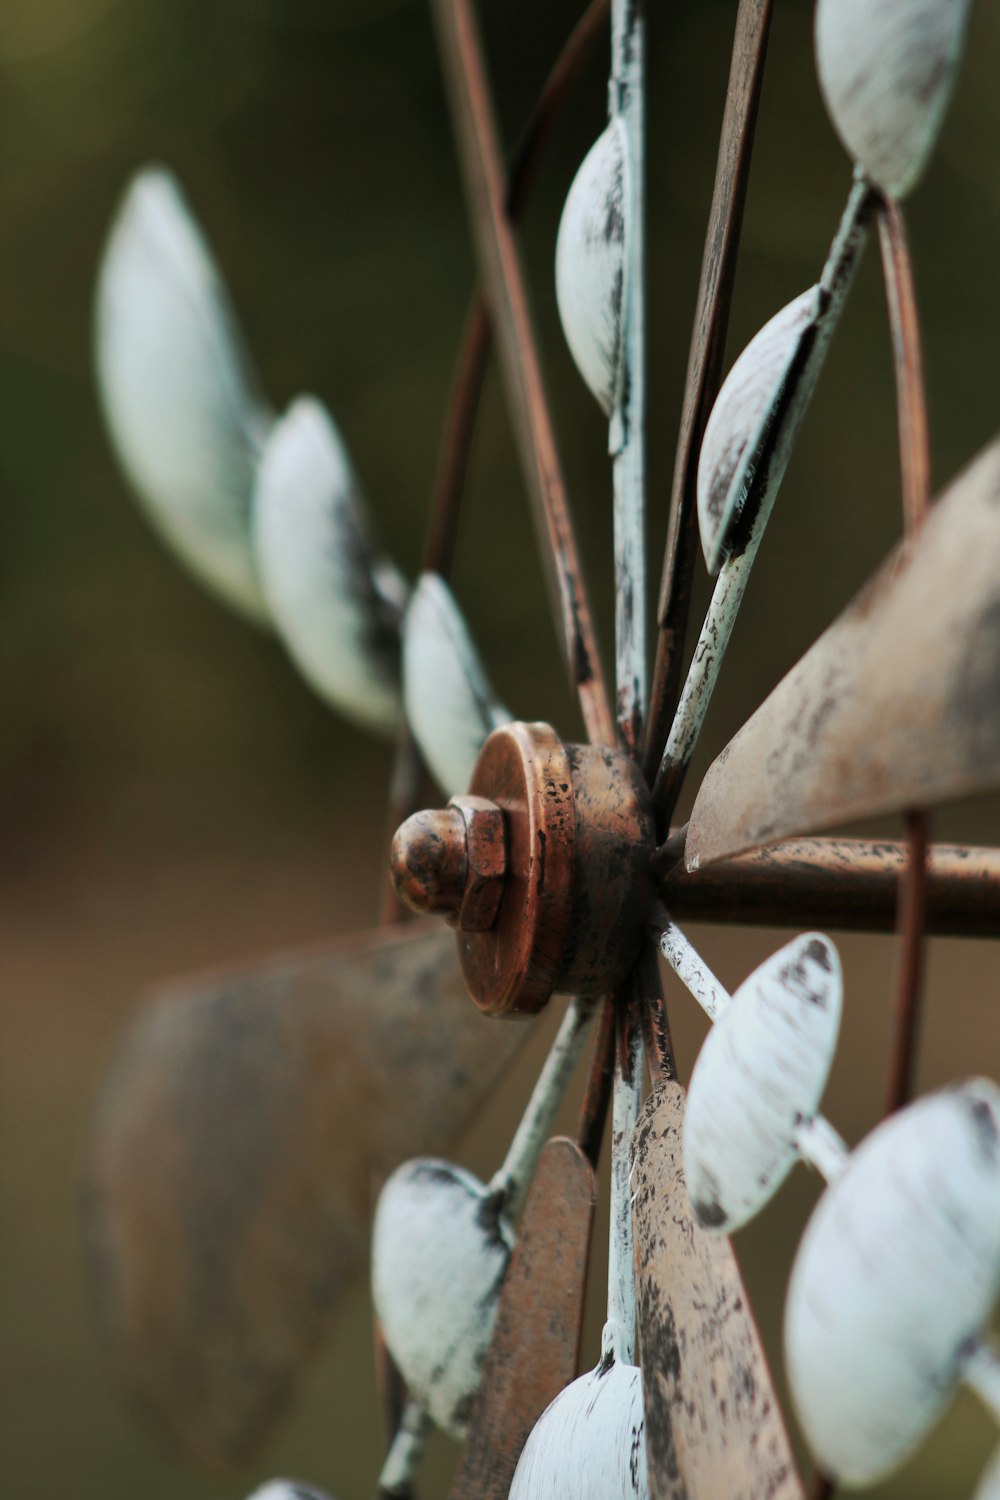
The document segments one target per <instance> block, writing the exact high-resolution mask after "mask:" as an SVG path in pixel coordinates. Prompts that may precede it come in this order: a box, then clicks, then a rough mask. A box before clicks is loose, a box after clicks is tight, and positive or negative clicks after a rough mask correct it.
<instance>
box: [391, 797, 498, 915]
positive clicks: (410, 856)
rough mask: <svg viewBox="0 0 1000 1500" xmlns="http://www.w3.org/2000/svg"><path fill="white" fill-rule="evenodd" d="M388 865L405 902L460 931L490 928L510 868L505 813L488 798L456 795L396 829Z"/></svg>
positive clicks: (415, 815)
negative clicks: (443, 920) (435, 916)
mask: <svg viewBox="0 0 1000 1500" xmlns="http://www.w3.org/2000/svg"><path fill="white" fill-rule="evenodd" d="M389 869H390V871H391V873H392V880H393V884H394V885H395V887H396V891H397V894H398V895H399V898H400V900H401V901H405V902H406V904H407V906H410V907H412V908H413V910H414V911H418V912H422V913H425V914H434V915H437V916H441V917H444V919H445V921H446V922H450V923H451V925H452V926H453V927H458V928H460V929H461V931H462V932H487V931H488V930H489V929H490V928H491V927H492V926H493V923H494V921H495V919H496V914H497V910H498V908H499V905H500V898H501V896H502V895H503V884H504V876H505V874H506V871H507V849H506V839H505V834H504V822H503V813H502V812H501V811H500V809H499V807H497V806H496V804H495V803H493V802H489V801H487V800H486V798H485V797H453V798H452V800H451V802H450V803H449V804H448V806H447V807H446V808H443V809H440V810H437V809H435V810H433V811H425V812H418V813H414V814H413V816H412V818H407V820H406V822H405V823H403V824H402V825H401V827H399V828H398V829H397V830H396V834H395V837H394V838H393V841H392V848H391V850H390V852H389Z"/></svg>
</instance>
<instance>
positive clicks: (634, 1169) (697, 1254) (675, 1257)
mask: <svg viewBox="0 0 1000 1500" xmlns="http://www.w3.org/2000/svg"><path fill="white" fill-rule="evenodd" d="M683 1121H684V1090H683V1089H682V1088H681V1086H680V1084H678V1083H675V1082H672V1081H661V1082H660V1083H659V1084H657V1086H656V1088H655V1089H654V1090H653V1092H652V1093H651V1094H650V1096H649V1098H648V1099H647V1100H646V1103H645V1105H644V1106H643V1110H642V1114H641V1115H640V1116H639V1123H638V1125H637V1126H636V1130H635V1134H634V1136H633V1137H632V1152H631V1183H632V1214H633V1224H634V1228H635V1246H636V1256H635V1258H636V1292H637V1316H638V1324H639V1345H640V1348H641V1349H642V1368H643V1392H644V1400H645V1410H646V1456H647V1462H648V1470H649V1492H650V1495H651V1497H652V1500H719V1497H720V1496H722V1495H725V1496H726V1500H755V1497H757V1496H761V1495H767V1496H769V1497H770V1500H802V1496H803V1490H802V1485H801V1481H800V1480H799V1477H798V1474H797V1473H796V1470H795V1462H794V1459H793V1457H792V1450H791V1446H790V1444H789V1441H788V1435H787V1433H786V1432H785V1429H784V1425H783V1423H782V1419H781V1407H780V1405H779V1404H778V1399H777V1396H776V1395H775V1393H774V1388H773V1386H772V1384H771V1376H770V1372H769V1370H768V1368H767V1361H766V1359H765V1358H764V1353H763V1350H762V1349H761V1346H760V1339H759V1336H758V1334H757V1330H756V1328H755V1326H754V1323H753V1319H752V1318H751V1317H750V1315H749V1312H748V1310H747V1297H746V1293H745V1291H744V1289H743V1283H742V1281H741V1279H740V1273H739V1268H738V1267H737V1265H736V1261H735V1259H734V1257H733V1252H732V1250H731V1248H730V1245H729V1241H728V1240H727V1239H725V1238H723V1237H722V1236H721V1235H718V1234H715V1235H713V1234H710V1233H709V1232H708V1231H707V1230H704V1229H702V1228H701V1226H700V1225H699V1223H698V1221H697V1220H696V1219H695V1216H694V1213H693V1211H692V1209H691V1206H690V1204H689V1202H688V1196H687V1187H686V1186H685V1182H684V1171H683V1165H682V1163H683Z"/></svg>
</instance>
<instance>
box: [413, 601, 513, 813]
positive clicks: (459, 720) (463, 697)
mask: <svg viewBox="0 0 1000 1500" xmlns="http://www.w3.org/2000/svg"><path fill="white" fill-rule="evenodd" d="M403 702H404V704H405V705H406V717H407V719H408V720H409V722H410V728H411V729H412V730H413V735H414V738H415V739H416V741H417V744H418V745H419V746H420V751H421V754H422V755H423V757H424V760H425V761H426V762H427V765H428V766H429V767H430V770H431V773H432V774H433V776H434V778H435V780H436V781H437V783H438V785H439V786H440V787H441V789H442V791H444V792H446V793H447V795H448V796H449V797H454V796H459V795H461V793H463V792H465V791H467V790H468V786H469V781H470V778H471V776H472V768H473V766H474V765H475V764H476V761H477V760H478V759H479V752H480V750H481V749H482V747H483V744H484V742H485V741H486V739H487V738H488V737H489V735H491V734H492V733H493V731H494V729H499V728H500V726H501V724H509V723H510V720H511V714H510V713H508V711H507V709H505V708H504V707H503V705H502V704H501V703H500V702H499V700H498V698H497V696H496V694H495V693H494V691H493V689H492V687H491V686H490V684H489V681H488V679H487V677H486V673H485V671H484V669H483V665H482V663H481V661H480V660H479V655H478V653H477V651H476V648H475V646H474V645H473V644H472V637H471V635H470V634H469V628H468V626H467V625H466V623H465V620H464V619H463V617H462V613H461V611H460V610H459V608H458V605H457V604H456V603H455V599H454V596H453V595H452V592H451V590H450V589H449V588H448V585H447V584H446V583H445V582H444V579H443V578H440V577H439V576H438V574H437V573H424V574H422V575H421V577H420V581H419V583H418V584H417V586H416V588H415V589H414V591H413V597H412V598H411V600H410V605H409V608H408V609H407V611H406V618H405V620H404V621H403Z"/></svg>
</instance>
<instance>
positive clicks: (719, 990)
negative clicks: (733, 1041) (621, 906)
mask: <svg viewBox="0 0 1000 1500" xmlns="http://www.w3.org/2000/svg"><path fill="white" fill-rule="evenodd" d="M652 920H653V922H654V923H655V926H656V929H657V931H656V940H657V942H658V944H659V947H660V952H661V953H662V954H663V957H664V958H665V959H666V960H667V963H668V964H669V965H670V967H671V968H672V969H673V971H674V973H675V974H676V975H677V978H678V979H679V980H680V981H681V983H682V984H683V985H684V986H685V988H686V989H687V990H688V991H689V992H690V993H691V994H692V995H693V996H694V998H695V999H696V1000H697V1002H698V1004H699V1005H700V1006H701V1008H702V1010H703V1011H704V1012H705V1014H706V1016H707V1017H708V1019H709V1020H710V1021H717V1020H718V1018H719V1016H721V1015H722V1012H723V1011H724V1010H725V1009H726V1007H727V1006H728V1005H729V1002H730V999H731V997H730V994H729V991H728V990H727V989H726V988H725V987H724V986H723V985H722V983H721V982H720V981H719V980H718V979H716V977H715V975H714V974H713V973H712V971H711V969H710V968H709V967H708V964H707V963H706V962H705V960H704V959H703V958H702V956H701V954H700V953H699V952H698V950H697V948H695V946H694V944H693V943H692V942H691V940H690V938H688V937H687V936H686V935H685V933H683V932H682V931H681V929H680V928H679V927H678V926H676V924H675V923H673V922H671V920H670V918H669V917H668V916H667V913H666V911H665V910H664V908H663V907H662V906H658V907H656V908H655V909H654V912H653V917H652Z"/></svg>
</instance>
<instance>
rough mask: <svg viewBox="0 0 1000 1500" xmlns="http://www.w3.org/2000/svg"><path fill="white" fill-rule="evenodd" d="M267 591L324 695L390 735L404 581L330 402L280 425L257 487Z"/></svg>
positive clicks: (258, 544) (305, 405)
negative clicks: (376, 532)
mask: <svg viewBox="0 0 1000 1500" xmlns="http://www.w3.org/2000/svg"><path fill="white" fill-rule="evenodd" d="M254 547H255V553H256V557H257V562H258V566H259V569H260V577H261V582H262V585H263V589H264V593H265V595H266V597H267V602H268V605H269V607H270V610H271V613H272V615H273V617H274V620H275V623H276V624H277V626H278V629H279V631H280V633H281V636H282V639H283V641H284V643H285V645H286V647H287V648H288V651H289V654H290V655H291V657H292V659H293V661H294V662H295V664H296V666H297V667H298V669H299V671H300V672H301V673H302V675H303V677H305V679H306V681H307V682H309V683H310V684H311V685H312V686H313V687H314V688H315V690H316V691H317V692H318V693H319V694H320V696H321V697H322V698H324V699H325V700H326V702H328V703H329V704H330V705H331V706H332V707H333V708H335V709H337V710H338V711H339V712H341V713H344V714H346V715H347V716H348V717H349V718H352V719H354V720H356V721H357V722H359V723H361V724H362V725H364V726H365V727H367V728H370V729H375V730H378V731H381V732H382V733H389V732H391V731H392V730H393V728H394V727H395V725H396V723H397V722H398V719H399V714H400V707H401V703H400V689H399V654H400V636H399V632H400V623H401V620H402V614H403V607H404V604H405V600H406V585H405V583H404V582H403V579H402V578H401V577H400V576H399V574H398V573H396V571H395V569H394V568H392V566H391V564H389V563H387V562H386V561H385V560H384V559H383V558H382V557H381V556H380V554H379V553H378V551H377V550H376V548H375V546H374V544H373V542H372V538H371V534H370V531H369V527H368V520H367V516H366V513H365V507H364V502H363V499H362V495H361V490H360V486H359V484H358V481H357V478H356V476H355V473H354V470H353V467H352V465H351V461H350V458H349V457H348V454H347V449H346V448H345V446H344V443H343V440H342V438H341V436H340V433H339V431H338V429H337V427H336V425H335V424H334V422H333V420H332V418H331V417H330V416H329V414H328V413H327V411H326V410H325V409H324V407H323V406H322V405H321V403H320V402H318V401H316V400H315V399H314V398H312V397H309V396H304V397H300V398H299V399H298V400H297V401H295V402H294V403H293V404H292V406H291V407H290V408H289V410H288V412H287V413H286V414H285V415H284V416H283V417H282V418H281V419H280V420H279V421H278V422H277V423H276V424H275V426H274V429H273V430H272V433H271V436H270V438H269V439H268V442H267V446H266V447H265V449H264V454H263V458H262V461H261V468H260V473H259V476H258V480H257V484H256V489H255V494H254Z"/></svg>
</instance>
